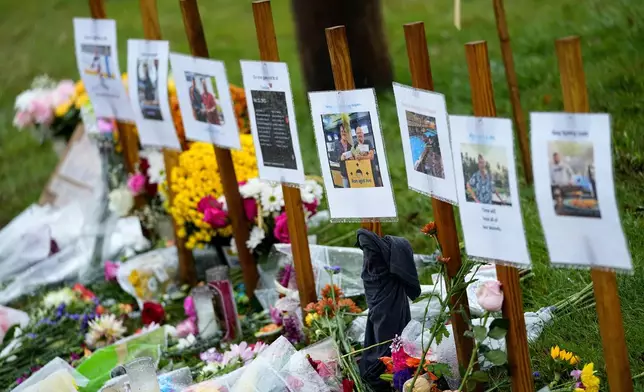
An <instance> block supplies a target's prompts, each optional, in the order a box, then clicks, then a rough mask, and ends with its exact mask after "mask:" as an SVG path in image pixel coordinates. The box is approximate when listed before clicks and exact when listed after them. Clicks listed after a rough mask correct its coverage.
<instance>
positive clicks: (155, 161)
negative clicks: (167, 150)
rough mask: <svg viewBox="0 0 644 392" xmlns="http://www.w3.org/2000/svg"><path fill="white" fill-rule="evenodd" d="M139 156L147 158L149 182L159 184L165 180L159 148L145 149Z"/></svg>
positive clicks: (163, 163)
mask: <svg viewBox="0 0 644 392" xmlns="http://www.w3.org/2000/svg"><path fill="white" fill-rule="evenodd" d="M141 156H142V157H143V158H145V159H147V160H148V165H150V168H149V169H148V177H149V178H150V183H151V184H161V183H162V182H163V181H165V162H164V161H163V154H162V153H161V151H159V150H146V151H143V152H142V153H141Z"/></svg>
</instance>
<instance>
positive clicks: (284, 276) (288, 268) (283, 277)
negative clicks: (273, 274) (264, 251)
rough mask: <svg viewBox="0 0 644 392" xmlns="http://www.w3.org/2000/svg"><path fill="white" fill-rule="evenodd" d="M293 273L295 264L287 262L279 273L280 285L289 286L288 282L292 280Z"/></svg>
mask: <svg viewBox="0 0 644 392" xmlns="http://www.w3.org/2000/svg"><path fill="white" fill-rule="evenodd" d="M291 275H293V266H292V265H291V264H286V265H285V266H284V267H283V268H282V269H281V270H280V271H279V272H278V273H277V280H278V281H279V282H280V285H281V286H282V287H288V282H289V281H290V280H291Z"/></svg>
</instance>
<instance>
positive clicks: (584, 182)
mask: <svg viewBox="0 0 644 392" xmlns="http://www.w3.org/2000/svg"><path fill="white" fill-rule="evenodd" d="M530 139H531V147H532V164H533V172H534V180H535V194H536V200H537V206H538V208H539V216H540V218H541V224H542V226H543V231H544V235H545V237H546V245H547V247H548V253H549V255H550V260H551V263H552V264H553V265H559V266H585V267H600V268H610V269H615V270H624V271H630V270H632V262H631V256H630V252H629V249H628V243H627V242H626V238H625V236H624V232H623V230H622V225H621V221H620V218H619V211H618V208H617V200H616V197H615V185H614V178H613V163H612V162H613V161H612V154H611V125H610V116H609V115H608V114H599V113H598V114H588V113H574V114H573V113H531V114H530Z"/></svg>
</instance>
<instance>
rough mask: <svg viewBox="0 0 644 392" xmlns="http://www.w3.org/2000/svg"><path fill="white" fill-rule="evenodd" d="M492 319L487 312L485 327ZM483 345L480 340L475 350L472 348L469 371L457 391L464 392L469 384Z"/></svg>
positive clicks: (475, 342)
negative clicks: (488, 320)
mask: <svg viewBox="0 0 644 392" xmlns="http://www.w3.org/2000/svg"><path fill="white" fill-rule="evenodd" d="M488 317H490V312H485V315H484V317H483V326H486V325H487V319H488ZM480 345H481V342H479V341H478V340H476V339H475V340H474V348H472V355H471V356H470V362H469V364H468V365H467V370H466V371H465V375H464V376H463V380H461V385H460V386H459V387H458V389H457V391H462V390H463V388H464V387H465V385H466V383H467V379H468V378H469V377H470V374H471V373H472V369H474V365H475V364H476V362H477V361H478V358H479V356H478V352H479V346H480Z"/></svg>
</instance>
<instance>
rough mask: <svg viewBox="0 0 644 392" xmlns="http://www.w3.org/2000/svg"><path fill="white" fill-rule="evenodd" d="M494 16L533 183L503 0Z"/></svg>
mask: <svg viewBox="0 0 644 392" xmlns="http://www.w3.org/2000/svg"><path fill="white" fill-rule="evenodd" d="M493 2H494V16H495V17H496V29H497V31H498V33H499V41H501V56H502V57H503V65H504V66H505V78H506V80H507V82H508V91H509V92H510V102H511V103H512V117H514V130H515V133H516V135H517V140H518V141H519V150H521V163H522V164H523V174H524V176H525V181H526V182H527V183H528V185H532V181H533V180H532V158H531V157H530V144H529V143H528V131H527V129H526V122H525V117H524V116H523V109H522V108H521V99H520V98H519V83H518V82H517V73H516V71H515V70H514V59H513V57H512V47H511V46H510V34H509V33H508V23H507V22H506V20H505V9H504V7H503V0H494V1H493Z"/></svg>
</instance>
